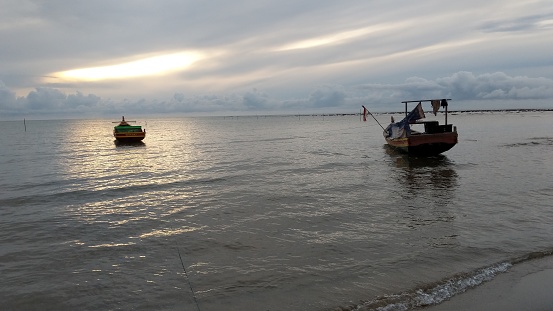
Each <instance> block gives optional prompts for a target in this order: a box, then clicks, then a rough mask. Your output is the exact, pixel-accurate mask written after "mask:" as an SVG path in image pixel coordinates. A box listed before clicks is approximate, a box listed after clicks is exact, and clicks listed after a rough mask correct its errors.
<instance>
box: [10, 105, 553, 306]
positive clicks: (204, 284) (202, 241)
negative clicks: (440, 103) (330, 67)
mask: <svg viewBox="0 0 553 311" xmlns="http://www.w3.org/2000/svg"><path fill="white" fill-rule="evenodd" d="M399 117H400V116H396V119H398V118H399ZM377 118H378V119H379V121H380V122H381V123H382V124H383V125H384V124H386V123H387V122H388V120H389V115H380V116H377ZM127 119H132V116H128V117H127ZM111 121H116V120H84V121H82V120H81V121H76V120H64V121H33V120H27V121H26V126H27V129H26V131H25V130H24V127H23V122H21V121H18V122H11V121H10V122H8V121H4V122H0V133H2V135H0V172H1V174H0V228H1V229H0V275H1V278H2V282H0V293H1V294H0V295H1V301H2V306H1V307H0V308H1V309H5V310H44V309H45V308H48V309H51V310H77V309H78V310H131V309H132V310H201V311H215V310H271V311H275V310H307V311H315V310H337V309H339V308H342V309H344V310H373V309H374V310H376V309H378V308H380V310H411V309H414V308H417V307H420V306H424V305H427V304H435V303H439V302H441V301H443V300H444V299H447V298H448V297H451V296H452V295H455V294H456V293H459V292H462V291H464V290H466V289H467V288H469V287H471V286H478V284H480V283H481V282H483V281H486V280H489V279H491V278H493V277H494V276H495V275H497V274H498V273H502V272H504V271H507V270H508V269H509V268H510V267H511V266H513V265H516V264H519V263H520V262H523V261H526V260H530V259H529V258H533V257H542V256H548V255H549V254H551V252H552V250H553V226H552V225H551V224H552V223H553V209H552V203H551V202H553V178H551V176H553V161H552V160H551V156H552V154H553V132H552V130H551V124H552V123H553V113H552V112H524V113H508V112H493V113H472V114H470V113H461V114H454V115H450V116H449V121H450V122H452V123H454V125H456V126H457V128H458V132H459V144H458V145H457V146H455V147H454V148H453V149H451V150H450V151H448V152H447V153H445V154H444V155H443V156H440V157H435V158H431V159H417V158H408V157H405V156H402V155H399V154H396V153H394V152H392V151H390V150H388V149H387V148H385V146H384V139H383V138H382V135H381V132H382V129H381V128H380V127H379V126H378V125H377V124H376V122H374V120H372V119H369V120H368V121H367V122H361V121H360V120H359V117H358V116H333V117H329V116H326V117H322V116H316V117H311V116H310V117H305V116H302V117H297V116H295V117H294V116H288V117H275V116H273V117H239V118H236V117H235V118H222V117H221V118H180V119H179V118H174V119H144V120H138V121H139V123H138V124H140V125H143V126H144V127H145V128H146V130H147V137H146V139H145V141H144V144H142V145H133V146H117V145H115V144H114V141H113V137H112V135H111V131H112V127H113V124H112V123H111Z"/></svg>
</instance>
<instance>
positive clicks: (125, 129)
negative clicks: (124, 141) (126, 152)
mask: <svg viewBox="0 0 553 311" xmlns="http://www.w3.org/2000/svg"><path fill="white" fill-rule="evenodd" d="M114 129H115V132H117V133H132V132H142V126H140V125H118V126H116V127H114Z"/></svg>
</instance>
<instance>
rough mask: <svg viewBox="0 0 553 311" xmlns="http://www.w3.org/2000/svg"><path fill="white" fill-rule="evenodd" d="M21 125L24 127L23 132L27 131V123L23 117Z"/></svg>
mask: <svg viewBox="0 0 553 311" xmlns="http://www.w3.org/2000/svg"><path fill="white" fill-rule="evenodd" d="M23 126H24V127H25V132H27V123H25V118H23Z"/></svg>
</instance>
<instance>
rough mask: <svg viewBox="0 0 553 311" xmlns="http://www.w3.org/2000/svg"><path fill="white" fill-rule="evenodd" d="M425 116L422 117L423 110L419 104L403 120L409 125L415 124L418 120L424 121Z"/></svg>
mask: <svg viewBox="0 0 553 311" xmlns="http://www.w3.org/2000/svg"><path fill="white" fill-rule="evenodd" d="M424 118H426V116H425V115H424V110H423V109H422V104H421V103H419V104H418V105H417V107H415V109H413V110H412V111H411V112H409V114H408V115H407V117H405V120H406V121H407V122H409V123H412V122H415V121H417V120H419V119H424Z"/></svg>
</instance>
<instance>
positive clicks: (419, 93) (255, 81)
mask: <svg viewBox="0 0 553 311" xmlns="http://www.w3.org/2000/svg"><path fill="white" fill-rule="evenodd" d="M0 7H1V8H2V9H1V10H0V42H1V44H0V120H2V119H6V118H19V117H25V116H27V117H35V118H39V117H43V118H57V117H83V118H84V117H96V116H106V117H109V116H112V115H113V116H119V115H121V114H122V113H125V114H126V115H129V116H132V115H135V116H136V115H145V114H148V115H247V114H250V115H253V114H277V113H278V114H280V113H321V112H322V113H325V112H329V113H330V112H337V113H355V112H359V109H360V106H361V105H365V106H367V108H369V109H372V110H373V111H377V112H378V111H401V110H402V109H403V106H402V104H401V101H403V100H419V99H430V98H451V99H452V100H453V101H452V102H451V103H450V110H456V109H457V110H463V109H503V108H509V109H512V108H529V109H532V108H552V109H553V53H552V51H553V1H551V0H525V1H520V0H489V1H481V0H479V1H476V0H464V1H444V0H421V1H398V0H381V1H380V0H379V1H373V0H346V1H336V0H332V1H331V0H302V1H297V0H293V1H292V0H279V1H268V0H236V1H228V0H205V1H191V0H152V1H148V0H132V1H131V0H117V1H113V0H94V1H83V0H71V1H69V0H48V1H43V0H0Z"/></svg>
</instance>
